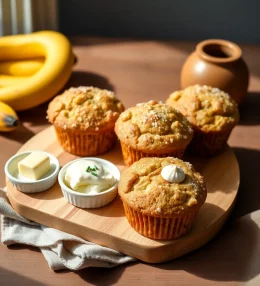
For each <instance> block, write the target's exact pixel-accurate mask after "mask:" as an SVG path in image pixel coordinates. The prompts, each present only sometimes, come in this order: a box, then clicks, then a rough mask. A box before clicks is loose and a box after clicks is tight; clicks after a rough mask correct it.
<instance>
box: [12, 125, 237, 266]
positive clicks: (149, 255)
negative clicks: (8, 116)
mask: <svg viewBox="0 0 260 286" xmlns="http://www.w3.org/2000/svg"><path fill="white" fill-rule="evenodd" d="M51 129H52V131H51ZM50 131H51V132H54V128H53V126H50V127H47V128H46V129H44V130H43V131H41V132H40V133H38V134H35V136H36V135H39V134H41V135H42V136H43V135H45V133H48V132H50ZM35 136H33V137H32V138H31V139H29V140H28V141H27V142H26V143H25V144H27V143H31V142H32V141H33V140H34V139H35ZM228 148H230V147H228ZM230 149H231V151H232V153H233V156H234V158H235V160H236V165H237V166H236V167H237V169H238V186H237V190H236V194H235V197H234V200H233V202H232V203H231V205H230V206H229V208H228V209H227V210H226V211H225V213H224V214H223V215H222V216H221V217H220V218H219V219H218V220H217V221H215V222H214V224H213V225H214V227H213V226H212V225H211V227H210V228H207V229H205V233H204V235H203V239H199V240H198V241H197V243H196V244H195V245H194V244H193V245H192V247H191V246H190V245H189V244H187V245H186V247H184V248H183V250H182V251H181V252H180V253H179V254H178V255H174V254H172V253H171V250H172V249H173V248H175V247H178V244H179V243H180V242H181V240H182V241H185V240H186V239H188V236H184V237H182V238H180V239H179V240H173V241H172V242H173V243H172V244H164V245H162V246H157V247H154V246H146V247H143V248H142V252H143V253H145V257H144V256H142V257H138V255H133V254H132V253H131V252H129V251H124V249H119V248H115V247H111V246H107V247H111V248H113V249H115V250H118V251H121V252H123V253H125V254H127V255H131V256H134V257H136V258H138V259H140V260H142V261H145V262H148V263H162V262H165V261H169V260H172V259H175V258H178V257H180V256H183V255H185V254H187V253H189V252H192V251H194V250H196V249H198V248H200V247H201V246H203V245H204V244H206V243H208V242H209V241H210V240H211V239H212V238H213V237H214V236H215V235H216V234H217V233H218V232H219V231H220V229H221V228H222V227H223V225H224V223H225V222H226V220H227V218H228V217H229V215H230V213H231V211H232V209H233V206H234V204H235V199H236V196H237V193H238V188H239V184H240V170H239V164H238V161H237V158H236V156H235V154H234V152H233V150H232V148H230ZM22 151H24V145H23V146H22V147H21V148H20V149H19V150H18V151H17V153H19V152H22ZM10 201H11V204H12V206H13V207H14V209H15V210H16V211H17V212H18V213H19V214H20V215H22V216H24V217H26V213H27V211H26V208H27V206H26V205H23V204H21V203H20V202H19V200H17V198H14V197H13V198H12V199H11V200H10ZM50 216H51V215H50ZM27 217H28V216H27ZM28 219H31V218H29V217H28ZM58 219H59V218H58ZM39 223H41V222H39ZM60 230H62V229H60ZM70 233H71V232H70ZM72 234H73V233H72ZM200 235H201V234H200ZM197 236H198V234H197ZM83 239H84V237H83ZM165 249H167V251H165ZM162 250H164V252H166V255H162V254H160V255H158V253H161V251H162ZM155 257H157V259H155Z"/></svg>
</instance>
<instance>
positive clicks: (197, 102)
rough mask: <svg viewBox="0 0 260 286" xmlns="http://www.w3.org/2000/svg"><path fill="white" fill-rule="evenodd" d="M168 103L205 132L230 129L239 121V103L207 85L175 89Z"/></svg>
mask: <svg viewBox="0 0 260 286" xmlns="http://www.w3.org/2000/svg"><path fill="white" fill-rule="evenodd" d="M166 104H169V105H171V106H172V107H174V108H176V109H177V110H179V111H180V112H181V113H182V114H183V115H184V116H186V117H187V119H188V120H189V121H190V123H191V124H192V125H193V127H195V128H198V129H199V130H201V131H203V132H210V131H222V130H225V129H230V128H233V127H234V126H235V125H236V124H237V123H238V121H239V112H238V108H237V104H236V102H235V101H234V100H233V99H232V98H231V97H230V96H229V94H227V93H225V92H224V91H221V90H220V89H218V88H215V87H211V86H207V85H202V86H201V85H193V86H189V87H187V88H185V89H183V90H179V91H175V92H173V93H172V94H170V96H169V97H168V99H167V100H166Z"/></svg>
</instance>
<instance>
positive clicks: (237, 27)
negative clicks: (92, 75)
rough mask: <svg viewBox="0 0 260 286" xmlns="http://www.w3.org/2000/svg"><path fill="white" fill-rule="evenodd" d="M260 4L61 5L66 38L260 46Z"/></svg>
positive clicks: (93, 1)
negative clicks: (226, 41) (214, 41)
mask: <svg viewBox="0 0 260 286" xmlns="http://www.w3.org/2000/svg"><path fill="white" fill-rule="evenodd" d="M259 13H260V0H60V1H59V18H60V20H59V28H60V31H62V32H63V33H65V34H67V35H97V36H110V37H111V36H112V37H138V38H149V39H176V40H202V39H205V38H224V39H229V40H232V41H236V42H240V43H243V42H245V43H260V15H259Z"/></svg>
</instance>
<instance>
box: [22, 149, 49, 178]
mask: <svg viewBox="0 0 260 286" xmlns="http://www.w3.org/2000/svg"><path fill="white" fill-rule="evenodd" d="M50 169H51V165H50V158H49V156H48V155H46V154H44V153H42V152H37V151H34V152H32V153H31V154H30V155H28V156H27V157H25V158H24V159H22V160H21V161H20V162H18V170H19V173H20V174H21V175H22V176H24V177H26V178H29V179H32V180H38V179H40V178H41V177H42V176H43V175H44V174H46V173H47V172H48V171H49V170H50Z"/></svg>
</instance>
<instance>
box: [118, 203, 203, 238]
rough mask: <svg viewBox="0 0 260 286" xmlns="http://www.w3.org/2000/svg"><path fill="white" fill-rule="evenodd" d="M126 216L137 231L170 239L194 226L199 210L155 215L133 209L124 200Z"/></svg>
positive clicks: (144, 234)
mask: <svg viewBox="0 0 260 286" xmlns="http://www.w3.org/2000/svg"><path fill="white" fill-rule="evenodd" d="M123 205H124V210H125V215H126V218H127V220H128V222H129V224H130V225H131V226H132V227H133V229H134V230H135V231H137V232H138V233H140V234H141V235H143V236H146V237H149V238H152V239H162V240H169V239H175V238H178V237H180V236H182V235H184V234H186V233H187V232H188V231H189V230H190V229H191V227H192V224H193V222H194V220H195V218H196V216H197V213H198V210H197V209H196V211H194V212H193V213H188V214H186V215H185V214H183V215H180V216H176V217H172V218H163V217H153V216H148V215H144V214H142V213H140V212H138V211H135V210H133V209H132V208H131V207H129V206H128V205H127V204H126V203H125V202H123Z"/></svg>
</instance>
